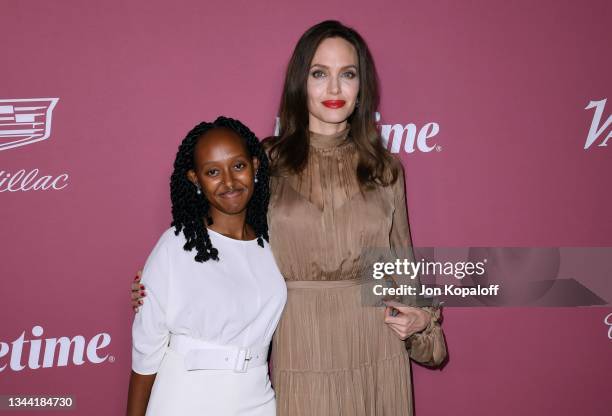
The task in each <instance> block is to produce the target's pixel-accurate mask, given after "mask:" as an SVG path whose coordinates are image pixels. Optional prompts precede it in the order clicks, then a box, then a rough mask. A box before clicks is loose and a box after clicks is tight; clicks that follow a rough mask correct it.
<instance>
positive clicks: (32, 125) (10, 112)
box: [0, 98, 59, 151]
mask: <svg viewBox="0 0 612 416" xmlns="http://www.w3.org/2000/svg"><path fill="white" fill-rule="evenodd" d="M58 101H59V98H27V99H14V100H0V151H2V150H7V149H12V148H13V147H19V146H25V145H26V144H31V143H36V142H40V141H42V140H47V139H48V138H49V137H51V115H52V114H53V109H54V108H55V105H56V104H57V102H58Z"/></svg>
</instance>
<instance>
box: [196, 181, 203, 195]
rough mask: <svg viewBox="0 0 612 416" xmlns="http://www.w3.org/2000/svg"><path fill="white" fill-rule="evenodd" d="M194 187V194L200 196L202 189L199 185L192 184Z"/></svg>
mask: <svg viewBox="0 0 612 416" xmlns="http://www.w3.org/2000/svg"><path fill="white" fill-rule="evenodd" d="M194 185H195V187H196V194H198V195H202V188H200V184H199V183H194Z"/></svg>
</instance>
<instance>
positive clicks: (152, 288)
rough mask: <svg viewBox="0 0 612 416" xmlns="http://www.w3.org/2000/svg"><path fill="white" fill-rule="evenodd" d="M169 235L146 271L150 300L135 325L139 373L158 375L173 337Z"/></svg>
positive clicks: (135, 357)
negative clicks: (168, 312)
mask: <svg viewBox="0 0 612 416" xmlns="http://www.w3.org/2000/svg"><path fill="white" fill-rule="evenodd" d="M168 234H169V231H167V232H165V233H164V234H163V235H162V236H161V238H160V239H159V241H158V242H157V244H156V245H155V248H153V251H152V252H151V254H150V255H149V258H148V259H147V262H146V263H145V267H144V270H143V272H142V279H141V281H142V283H143V284H144V285H145V287H146V288H147V297H146V302H143V305H142V306H141V307H140V310H139V312H138V313H137V314H136V316H135V317H134V324H133V325H132V370H134V372H135V373H138V374H155V373H157V370H158V369H159V367H160V365H161V362H162V359H163V358H164V353H165V351H166V347H167V345H168V339H169V336H170V332H169V330H168V325H167V322H166V309H167V302H168V289H169V285H170V259H169V253H168Z"/></svg>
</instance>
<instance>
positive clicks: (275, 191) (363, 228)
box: [268, 130, 446, 416]
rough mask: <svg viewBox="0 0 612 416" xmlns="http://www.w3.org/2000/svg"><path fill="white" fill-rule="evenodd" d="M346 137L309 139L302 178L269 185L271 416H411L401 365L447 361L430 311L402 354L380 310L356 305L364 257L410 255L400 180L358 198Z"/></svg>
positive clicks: (407, 374)
mask: <svg viewBox="0 0 612 416" xmlns="http://www.w3.org/2000/svg"><path fill="white" fill-rule="evenodd" d="M347 134H348V130H346V131H344V132H341V133H339V134H336V135H333V136H322V135H316V134H313V133H311V135H310V154H309V158H308V163H307V166H306V168H305V169H304V171H302V172H301V173H300V174H299V175H290V176H283V177H273V178H272V179H271V191H272V195H271V200H270V208H269V212H268V219H269V227H270V245H271V248H272V251H273V254H274V257H275V259H276V262H277V264H278V266H279V268H280V270H281V273H282V274H283V276H284V277H285V280H286V283H287V288H288V294H287V304H286V307H285V311H284V312H283V316H282V318H281V321H280V323H279V325H278V328H277V331H276V333H275V336H274V339H273V346H272V361H273V382H274V387H275V390H276V394H277V412H278V415H280V416H339V415H345V416H349V415H350V416H383V415H385V416H395V415H397V416H400V415H401V416H405V415H411V414H412V386H411V376H410V363H409V358H410V357H412V358H414V359H415V360H417V361H419V362H422V363H426V364H432V365H433V364H437V363H439V362H440V361H442V360H443V359H444V356H445V353H446V350H445V347H444V338H443V334H442V332H441V330H440V326H439V323H438V322H437V319H436V318H437V314H438V311H437V310H431V312H432V320H431V323H430V325H429V326H428V327H427V328H426V329H425V330H424V331H423V332H422V333H420V334H415V335H414V336H412V337H410V339H409V340H408V343H406V344H405V343H404V342H403V341H401V340H400V339H399V338H398V337H397V336H396V335H395V333H393V331H391V329H390V328H388V327H387V325H385V323H384V308H380V307H372V306H367V305H364V304H363V302H362V296H361V287H360V283H359V277H360V276H361V272H362V267H363V265H362V264H361V262H360V257H361V255H362V253H363V251H364V249H368V248H374V247H376V248H381V247H382V248H385V247H386V248H388V249H392V247H399V246H405V245H409V244H410V231H409V227H408V220H407V216H406V205H405V197H404V181H403V176H402V177H401V178H400V180H398V181H397V182H396V184H394V185H392V186H387V187H376V188H374V189H370V190H367V191H365V192H363V193H362V192H361V190H360V188H359V184H358V182H357V178H356V175H355V171H356V170H355V169H356V163H357V154H356V151H355V148H354V145H353V143H352V141H351V140H350V137H347ZM398 163H399V162H398ZM407 346H408V348H407Z"/></svg>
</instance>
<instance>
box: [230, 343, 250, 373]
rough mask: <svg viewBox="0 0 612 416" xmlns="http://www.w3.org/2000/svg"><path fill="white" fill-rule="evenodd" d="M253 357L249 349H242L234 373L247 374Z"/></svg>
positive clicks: (239, 351)
mask: <svg viewBox="0 0 612 416" xmlns="http://www.w3.org/2000/svg"><path fill="white" fill-rule="evenodd" d="M251 358H253V356H252V355H251V350H250V349H249V348H240V349H239V350H238V354H237V355H236V364H235V365H234V371H235V372H236V373H246V372H247V369H248V367H249V361H251Z"/></svg>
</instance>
